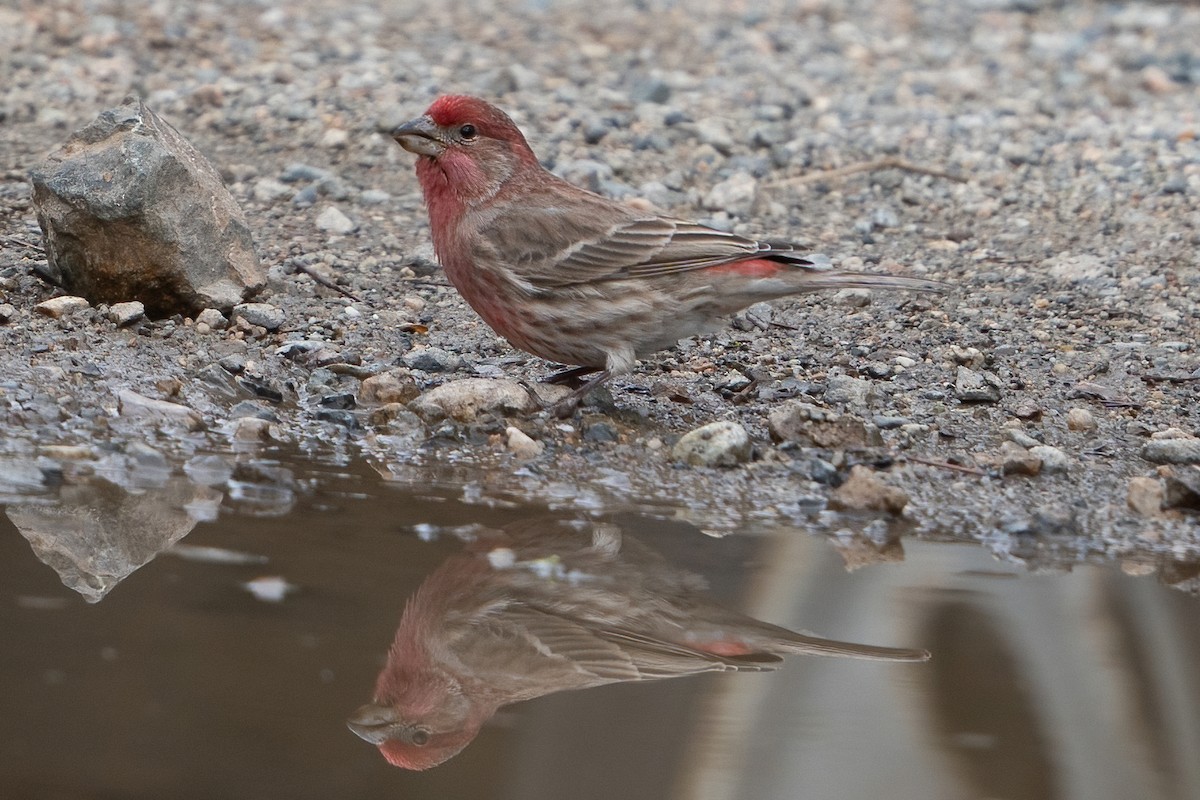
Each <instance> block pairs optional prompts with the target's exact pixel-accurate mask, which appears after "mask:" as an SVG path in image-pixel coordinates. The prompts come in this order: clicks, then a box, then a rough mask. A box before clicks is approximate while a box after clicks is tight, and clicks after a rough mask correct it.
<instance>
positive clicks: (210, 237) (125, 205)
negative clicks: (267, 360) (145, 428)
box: [31, 101, 266, 317]
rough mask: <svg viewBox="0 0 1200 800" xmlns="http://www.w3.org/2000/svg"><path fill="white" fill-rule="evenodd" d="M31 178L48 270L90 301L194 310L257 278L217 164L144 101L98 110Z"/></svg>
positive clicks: (219, 304)
mask: <svg viewBox="0 0 1200 800" xmlns="http://www.w3.org/2000/svg"><path fill="white" fill-rule="evenodd" d="M31 177H32V181H33V205H34V208H35V210H36V211H37V217H38V224H39V225H41V228H42V234H43V237H44V242H45V250H46V257H47V259H48V261H49V265H50V270H51V272H52V273H53V275H54V277H55V278H56V279H57V280H58V281H59V282H60V283H61V284H62V285H63V286H64V287H65V288H67V290H68V291H72V292H75V293H77V294H79V295H82V296H84V297H86V298H88V299H89V300H90V301H92V302H93V303H121V302H125V301H130V300H139V301H141V302H142V303H143V304H145V307H146V310H147V313H149V314H150V315H151V316H153V317H164V316H169V315H171V314H175V313H183V314H187V315H191V314H194V313H195V312H197V311H199V310H201V309H203V308H209V307H213V308H220V309H222V310H228V309H230V308H232V307H233V306H234V305H235V304H237V303H239V302H241V301H242V300H244V299H246V298H247V297H249V296H250V295H252V294H254V293H255V292H257V291H258V290H259V289H261V288H262V287H263V286H264V284H265V281H266V276H265V274H264V272H263V270H262V268H261V267H260V265H259V263H258V256H257V255H256V254H255V252H254V244H253V241H252V240H251V238H250V228H249V227H248V226H247V225H246V220H245V217H244V216H243V215H242V212H241V209H240V208H238V206H237V203H236V202H235V201H234V199H233V197H232V196H231V195H230V194H229V192H228V191H227V190H226V188H225V186H224V184H223V183H222V182H221V178H220V176H219V175H218V174H217V171H216V170H215V169H213V167H212V165H211V164H210V163H209V162H208V161H207V160H206V159H205V158H204V156H202V155H201V154H200V153H199V152H198V151H197V150H196V149H195V148H194V147H192V145H191V144H189V143H188V141H187V140H186V139H184V138H183V136H182V135H181V134H180V133H179V132H178V131H177V130H175V128H173V127H171V125H170V124H168V123H167V122H166V121H165V120H163V119H162V118H161V117H159V116H158V115H157V114H155V113H154V112H153V111H151V110H150V109H149V108H148V107H146V105H145V104H143V103H142V102H140V101H130V102H128V103H126V105H124V106H121V107H119V108H115V109H110V110H108V111H105V112H104V113H102V114H101V115H100V116H99V117H98V118H97V119H96V121H95V122H93V123H92V124H91V125H88V126H87V127H85V128H83V129H82V130H80V131H78V132H76V133H75V134H74V135H73V136H72V137H71V138H70V139H69V140H68V141H67V143H66V144H65V145H64V146H63V147H62V148H61V149H59V150H58V151H57V152H55V153H53V154H52V155H51V156H50V157H49V158H48V159H47V160H46V162H45V163H43V164H42V165H41V166H40V167H38V168H37V169H35V170H34V171H33V172H32V175H31Z"/></svg>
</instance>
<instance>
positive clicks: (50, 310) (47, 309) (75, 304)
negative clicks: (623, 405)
mask: <svg viewBox="0 0 1200 800" xmlns="http://www.w3.org/2000/svg"><path fill="white" fill-rule="evenodd" d="M90 305H91V303H89V302H88V301H87V300H85V299H83V298H82V297H72V296H70V295H67V296H65V297H52V298H50V299H49V300H43V301H42V302H40V303H38V304H37V305H36V306H34V307H33V310H34V311H36V312H38V313H39V314H43V315H45V316H47V317H50V318H51V319H60V318H62V317H69V316H71V315H72V314H74V313H75V312H76V311H82V310H83V309H85V308H88V307H89V306H90Z"/></svg>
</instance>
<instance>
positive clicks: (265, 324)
mask: <svg viewBox="0 0 1200 800" xmlns="http://www.w3.org/2000/svg"><path fill="white" fill-rule="evenodd" d="M206 310H207V309H206ZM232 319H233V320H234V321H237V320H243V321H245V322H246V323H248V324H250V325H257V326H258V327H260V328H266V329H267V330H269V331H274V330H279V327H280V326H281V325H283V321H284V313H283V309H281V308H276V307H275V306H273V305H271V304H270V303H241V304H239V305H236V306H234V307H233V316H232Z"/></svg>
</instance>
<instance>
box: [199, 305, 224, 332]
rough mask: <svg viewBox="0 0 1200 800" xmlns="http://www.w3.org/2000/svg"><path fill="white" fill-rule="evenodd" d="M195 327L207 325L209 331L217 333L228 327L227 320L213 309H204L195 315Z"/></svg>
mask: <svg viewBox="0 0 1200 800" xmlns="http://www.w3.org/2000/svg"><path fill="white" fill-rule="evenodd" d="M196 324H197V325H207V326H208V328H209V330H214V331H219V330H224V329H225V328H228V327H229V320H228V319H226V318H225V315H224V314H222V313H221V312H220V311H218V310H217V309H215V308H206V309H204V310H203V311H201V312H200V313H199V314H197V315H196Z"/></svg>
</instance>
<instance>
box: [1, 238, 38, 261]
mask: <svg viewBox="0 0 1200 800" xmlns="http://www.w3.org/2000/svg"><path fill="white" fill-rule="evenodd" d="M4 243H5V244H9V245H15V246H17V247H24V248H25V249H27V250H31V251H33V252H34V253H37V254H38V255H40V256H44V255H46V253H45V251H43V250H42V248H41V246H40V245H36V244H31V243H29V242H27V241H25V240H24V239H21V238H20V237H17V236H5V237H4Z"/></svg>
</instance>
